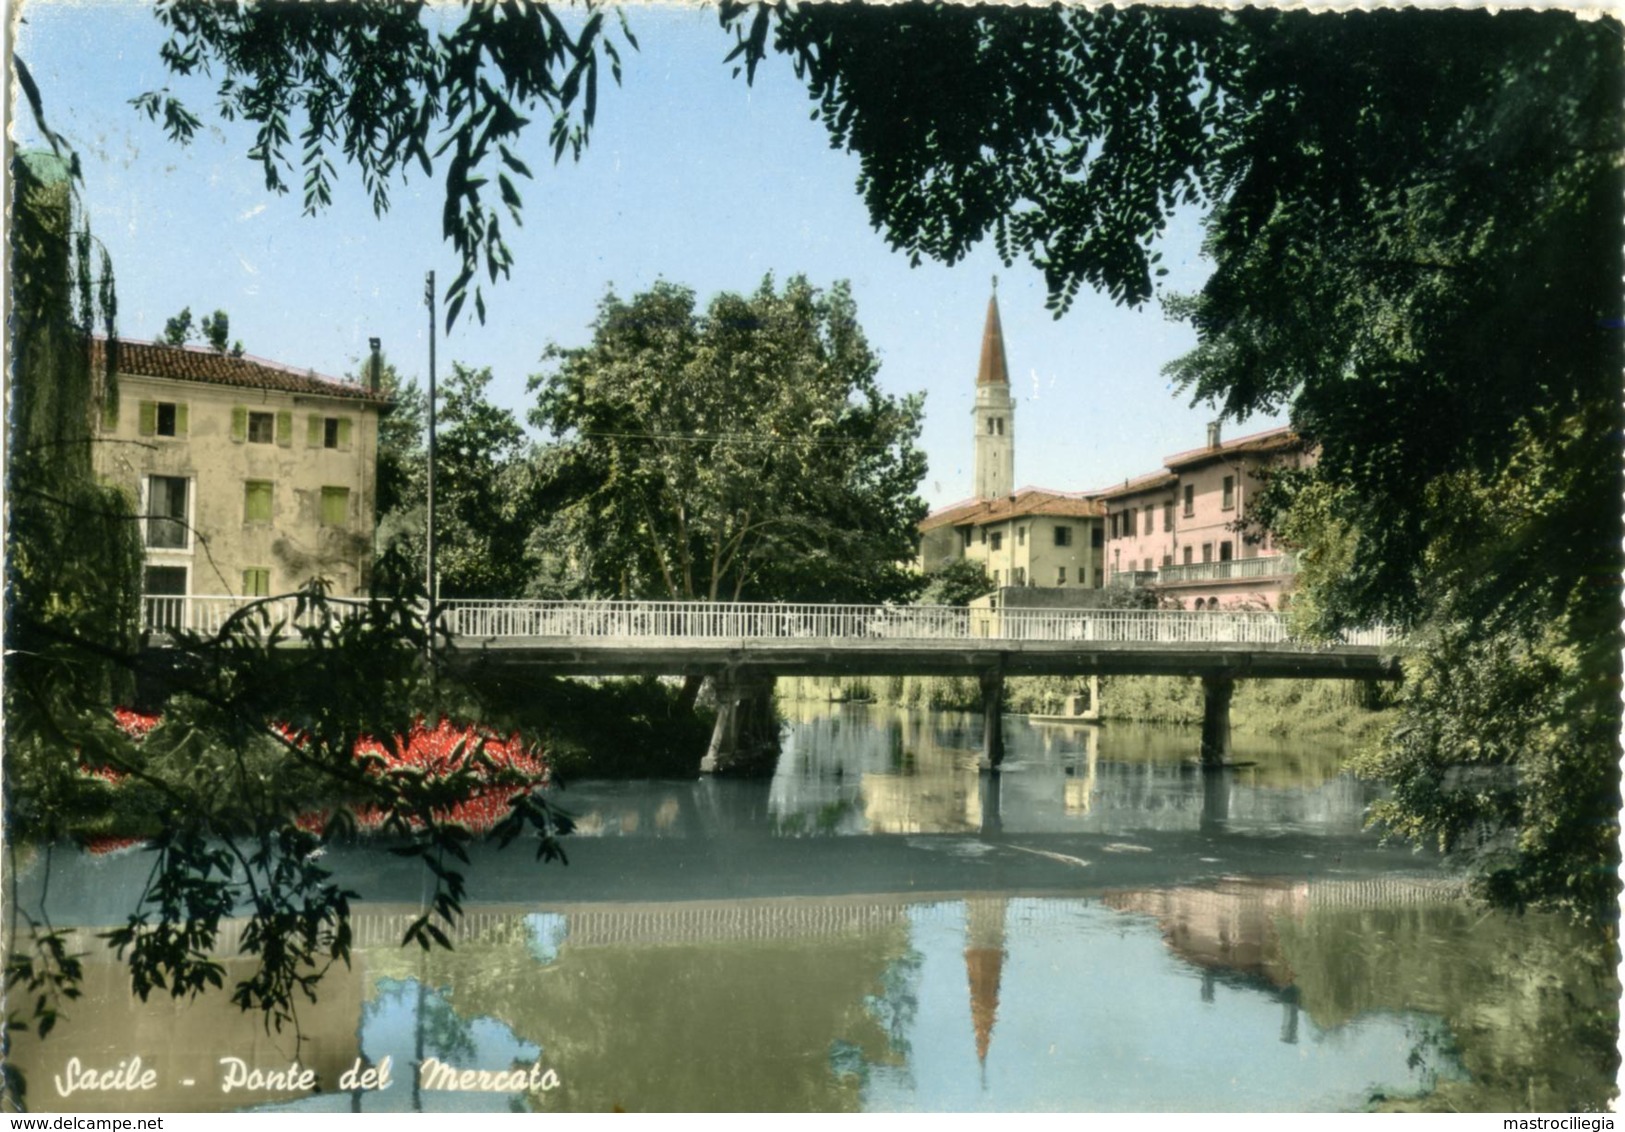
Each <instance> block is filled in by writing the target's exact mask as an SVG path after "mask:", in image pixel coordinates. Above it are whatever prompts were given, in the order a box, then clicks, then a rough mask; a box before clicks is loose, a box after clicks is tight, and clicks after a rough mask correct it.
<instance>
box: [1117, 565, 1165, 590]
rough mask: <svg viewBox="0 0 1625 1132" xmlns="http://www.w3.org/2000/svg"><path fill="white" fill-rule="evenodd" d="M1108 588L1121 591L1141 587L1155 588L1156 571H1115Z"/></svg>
mask: <svg viewBox="0 0 1625 1132" xmlns="http://www.w3.org/2000/svg"><path fill="white" fill-rule="evenodd" d="M1106 584H1107V586H1110V587H1115V588H1119V589H1125V590H1126V589H1134V588H1136V587H1139V586H1154V585H1156V584H1157V572H1156V571H1155V570H1113V571H1112V576H1111V580H1110V581H1108V582H1107V583H1106Z"/></svg>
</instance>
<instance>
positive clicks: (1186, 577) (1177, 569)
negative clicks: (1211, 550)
mask: <svg viewBox="0 0 1625 1132" xmlns="http://www.w3.org/2000/svg"><path fill="white" fill-rule="evenodd" d="M1297 572H1298V559H1297V556H1296V555H1292V554H1272V555H1269V556H1268V557H1266V558H1232V559H1231V560H1230V561H1228V562H1192V563H1189V564H1187V565H1183V566H1164V567H1163V568H1162V571H1161V574H1162V577H1161V581H1162V582H1163V583H1164V584H1177V583H1180V582H1228V581H1233V580H1236V579H1238V578H1279V577H1283V576H1286V575H1289V574H1296V573H1297Z"/></svg>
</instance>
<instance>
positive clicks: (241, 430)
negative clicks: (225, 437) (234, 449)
mask: <svg viewBox="0 0 1625 1132" xmlns="http://www.w3.org/2000/svg"><path fill="white" fill-rule="evenodd" d="M231 438H232V439H233V440H235V441H236V442H237V443H238V444H241V443H243V442H244V441H245V440H247V439H248V407H247V406H246V405H234V406H232V409H231Z"/></svg>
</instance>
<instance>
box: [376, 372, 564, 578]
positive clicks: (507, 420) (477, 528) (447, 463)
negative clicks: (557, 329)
mask: <svg viewBox="0 0 1625 1132" xmlns="http://www.w3.org/2000/svg"><path fill="white" fill-rule="evenodd" d="M491 380H492V378H491V371H490V369H488V368H487V369H478V370H476V369H471V368H469V367H467V366H464V365H461V364H458V363H453V364H452V372H451V376H450V378H449V379H448V381H447V382H446V384H445V385H444V386H442V387H441V388H439V389H438V390H436V393H437V395H438V399H439V401H440V405H439V410H438V412H437V414H436V442H435V449H436V451H435V542H436V546H437V550H436V554H435V558H436V569H437V571H438V573H439V575H440V586H439V593H440V595H441V596H443V597H479V598H504V597H519V596H521V595H522V594H523V593H525V591H526V588H527V586H528V585H529V584H530V582H531V580H532V577H533V576H534V575H535V573H536V572H537V570H538V568H539V567H538V563H537V561H536V558H535V555H534V553H533V551H532V549H531V547H530V534H531V531H532V529H533V528H534V526H535V524H536V516H535V513H534V512H535V506H536V499H535V497H536V490H537V475H536V470H535V461H534V457H533V453H532V445H531V443H530V441H529V439H528V438H527V437H526V436H525V432H524V428H523V427H522V426H521V425H520V423H519V420H518V418H517V417H515V416H514V414H513V413H512V412H510V411H509V410H507V409H503V408H500V407H498V406H496V405H493V404H492V403H491V401H490V399H489V398H488V396H487V395H486V389H487V387H488V386H489V385H490V383H491ZM382 387H383V388H384V389H385V390H388V391H390V392H391V393H392V394H393V395H394V396H395V399H396V400H395V404H394V407H393V408H392V410H391V412H390V414H389V416H388V417H387V418H386V419H385V422H384V423H383V424H382V425H381V426H380V428H379V436H378V510H379V520H378V537H377V543H378V546H379V547H380V548H381V549H382V548H386V547H387V548H389V549H390V550H391V551H393V552H394V553H397V554H399V555H401V557H402V558H403V560H404V561H406V562H408V563H409V564H410V566H411V568H413V569H416V570H418V571H419V572H422V571H423V569H424V567H425V563H424V554H425V545H426V544H425V538H426V531H425V527H426V523H427V494H428V477H427V470H428V463H429V453H428V444H427V432H426V429H427V397H426V395H425V394H424V392H423V390H422V389H421V388H420V387H419V386H418V385H417V383H416V382H415V381H413V382H403V381H401V379H400V378H399V376H398V375H397V374H396V373H395V371H394V369H393V367H389V366H386V367H385V369H384V375H383V382H382Z"/></svg>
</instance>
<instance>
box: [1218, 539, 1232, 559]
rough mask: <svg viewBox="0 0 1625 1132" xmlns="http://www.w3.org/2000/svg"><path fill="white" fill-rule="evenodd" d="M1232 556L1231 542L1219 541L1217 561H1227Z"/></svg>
mask: <svg viewBox="0 0 1625 1132" xmlns="http://www.w3.org/2000/svg"><path fill="white" fill-rule="evenodd" d="M1233 556H1234V550H1233V546H1232V544H1231V543H1230V542H1228V541H1226V542H1221V543H1220V544H1219V561H1220V562H1228V561H1230V559H1231V558H1232V557H1233Z"/></svg>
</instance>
